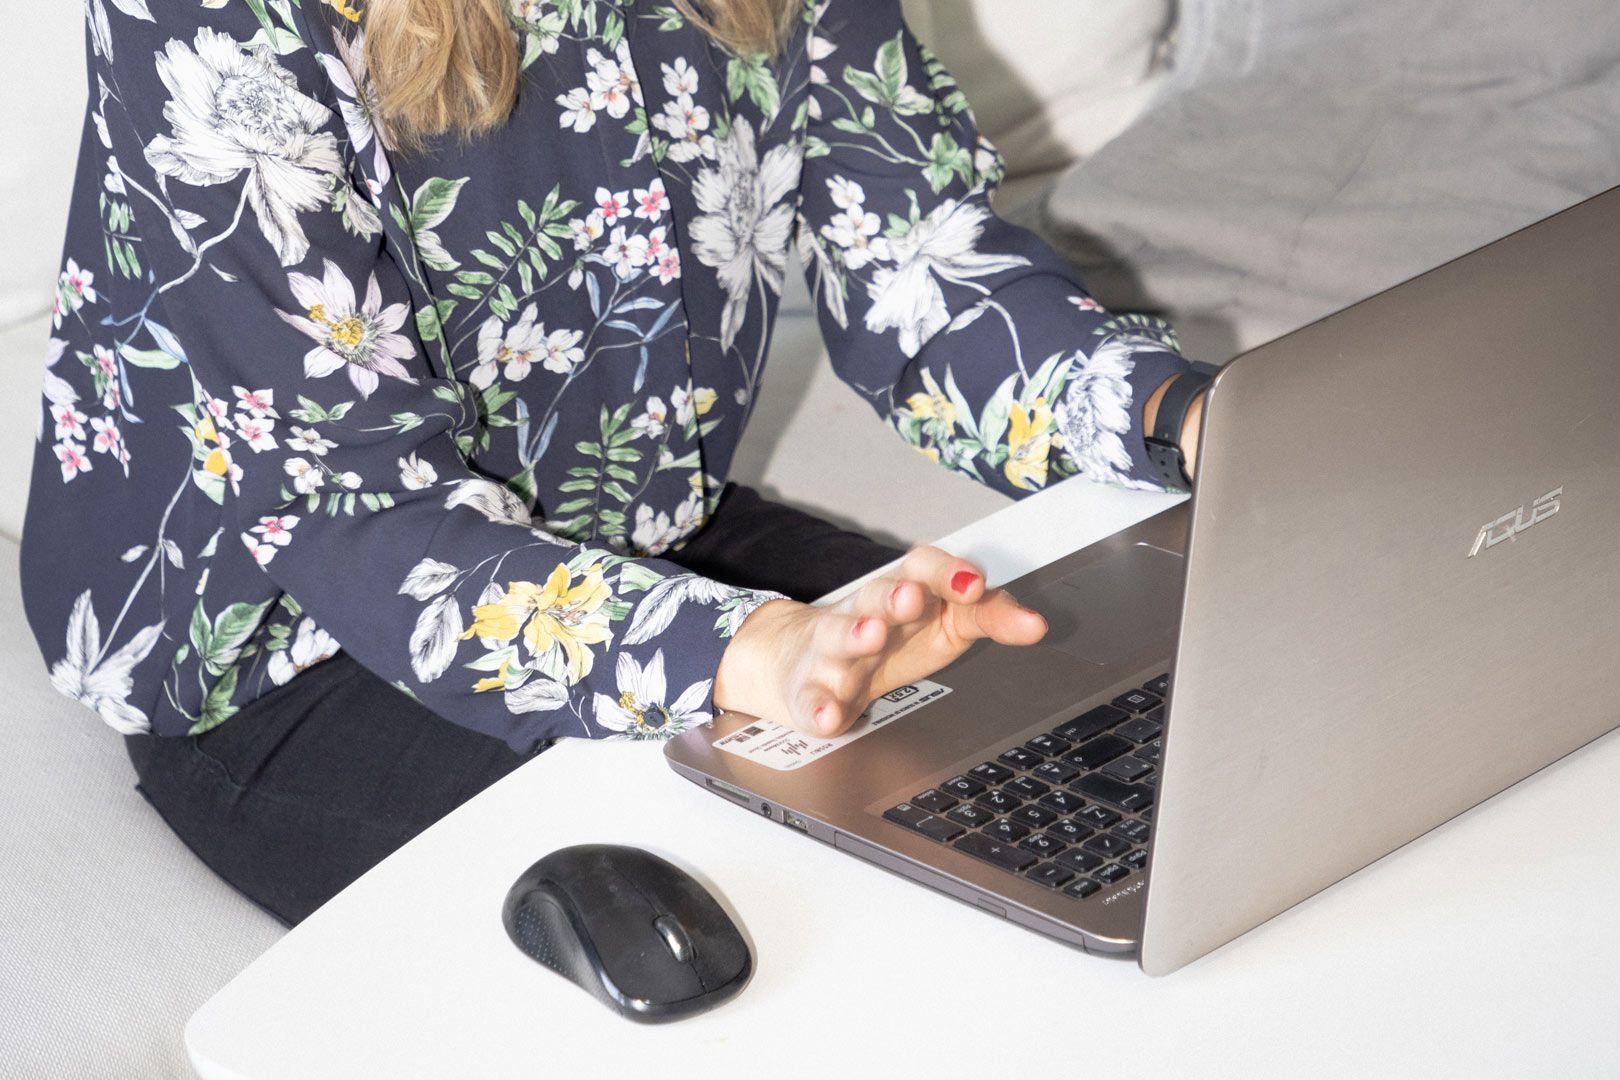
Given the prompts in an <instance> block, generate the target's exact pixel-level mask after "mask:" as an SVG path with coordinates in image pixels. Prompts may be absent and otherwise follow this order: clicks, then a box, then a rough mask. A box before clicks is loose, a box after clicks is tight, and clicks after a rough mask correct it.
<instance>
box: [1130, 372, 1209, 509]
mask: <svg viewBox="0 0 1620 1080" xmlns="http://www.w3.org/2000/svg"><path fill="white" fill-rule="evenodd" d="M1218 370H1219V369H1218V368H1214V367H1211V366H1210V365H1208V364H1194V365H1193V366H1192V368H1191V370H1188V371H1184V372H1182V373H1181V377H1180V378H1178V379H1176V380H1175V381H1174V382H1172V383H1171V384H1170V385H1169V387H1168V388H1167V389H1166V390H1165V392H1164V397H1163V398H1162V399H1160V401H1159V412H1158V415H1156V416H1155V417H1154V418H1153V430H1152V431H1151V432H1149V433H1148V435H1147V438H1146V440H1145V441H1146V442H1147V453H1148V461H1150V462H1152V464H1153V470H1154V472H1156V473H1158V474H1159V480H1160V481H1162V482H1163V483H1164V484H1166V485H1167V486H1169V487H1177V488H1184V489H1185V490H1187V491H1191V490H1192V477H1190V476H1188V475H1187V455H1186V454H1184V453H1183V452H1182V450H1181V429H1182V428H1183V427H1184V426H1186V423H1187V410H1188V409H1190V408H1192V403H1193V399H1194V398H1196V397H1197V396H1198V395H1199V394H1201V393H1203V392H1204V391H1205V390H1207V389H1208V388H1209V384H1210V383H1211V382H1213V381H1214V379H1215V372H1216V371H1218Z"/></svg>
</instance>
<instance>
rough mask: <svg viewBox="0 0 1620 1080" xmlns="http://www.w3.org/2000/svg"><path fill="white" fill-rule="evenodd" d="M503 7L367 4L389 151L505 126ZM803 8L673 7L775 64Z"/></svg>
mask: <svg viewBox="0 0 1620 1080" xmlns="http://www.w3.org/2000/svg"><path fill="white" fill-rule="evenodd" d="M508 3H509V0H369V3H368V4H367V5H366V11H365V27H366V36H365V51H366V66H367V68H368V69H369V70H370V72H371V78H372V81H373V83H374V84H375V86H376V92H377V112H378V120H379V121H380V123H381V125H382V127H383V129H384V130H385V131H387V132H388V134H389V136H390V138H391V140H392V142H393V143H394V144H395V145H397V146H401V147H405V148H411V147H414V146H420V145H421V143H422V142H423V140H425V139H428V138H431V137H433V136H437V135H446V134H452V135H460V136H470V135H475V134H478V133H479V132H483V131H488V130H489V129H490V128H493V127H496V126H498V125H499V124H500V123H501V122H502V121H504V120H505V119H506V116H507V114H508V113H509V112H511V110H512V103H513V102H514V101H515V100H516V98H517V88H518V76H519V73H520V67H519V59H518V45H517V39H516V35H515V34H514V33H513V30H512V25H511V22H510V21H509V16H508V10H509V9H508ZM801 3H802V0H704V3H703V9H704V10H703V12H702V13H700V12H699V11H698V10H697V8H696V7H695V6H694V5H693V2H692V0H674V4H675V6H676V7H677V8H678V9H680V11H681V13H682V14H683V15H685V16H686V17H687V18H688V19H690V20H691V21H692V22H693V23H694V24H695V25H697V26H700V27H702V28H703V29H704V30H705V31H707V32H708V33H709V35H710V36H712V37H713V38H715V40H717V41H719V42H721V43H722V44H724V45H726V46H728V47H729V48H732V49H735V50H737V51H738V52H751V53H766V54H769V55H774V54H775V53H776V52H777V51H778V50H779V49H780V48H781V47H782V42H783V40H784V39H785V38H786V36H787V32H788V27H789V26H790V25H791V23H792V21H793V15H794V14H795V13H796V12H797V11H798V10H799V7H800V5H801Z"/></svg>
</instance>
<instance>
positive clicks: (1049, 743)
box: [1024, 735, 1074, 757]
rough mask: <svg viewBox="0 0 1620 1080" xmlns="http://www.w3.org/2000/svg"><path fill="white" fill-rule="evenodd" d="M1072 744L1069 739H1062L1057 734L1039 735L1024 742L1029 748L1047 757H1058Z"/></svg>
mask: <svg viewBox="0 0 1620 1080" xmlns="http://www.w3.org/2000/svg"><path fill="white" fill-rule="evenodd" d="M1072 745H1074V744H1073V743H1071V742H1069V741H1068V740H1067V739H1060V738H1058V737H1057V736H1056V735H1037V736H1035V737H1034V738H1033V739H1031V740H1029V741H1028V742H1027V743H1025V744H1024V746H1025V747H1026V748H1027V749H1030V750H1033V751H1035V752H1036V753H1037V754H1044V755H1045V756H1047V757H1057V756H1058V755H1059V754H1061V753H1063V751H1065V750H1067V749H1068V748H1069V747H1070V746H1072Z"/></svg>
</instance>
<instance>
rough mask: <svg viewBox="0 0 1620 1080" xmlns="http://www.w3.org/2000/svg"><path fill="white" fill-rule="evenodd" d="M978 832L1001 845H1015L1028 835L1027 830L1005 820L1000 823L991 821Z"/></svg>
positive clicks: (1016, 823) (1014, 822)
mask: <svg viewBox="0 0 1620 1080" xmlns="http://www.w3.org/2000/svg"><path fill="white" fill-rule="evenodd" d="M979 831H980V832H982V833H984V835H986V836H988V837H990V839H992V840H997V841H1000V842H1001V843H1003V844H1016V843H1018V841H1020V840H1022V839H1023V838H1024V837H1026V836H1028V835H1029V830H1028V829H1027V828H1025V827H1024V826H1022V825H1020V824H1018V822H1016V821H1008V820H1007V819H1006V818H1002V819H1001V820H1000V821H992V822H991V823H990V824H988V825H986V826H985V827H984V828H982V829H980V830H979Z"/></svg>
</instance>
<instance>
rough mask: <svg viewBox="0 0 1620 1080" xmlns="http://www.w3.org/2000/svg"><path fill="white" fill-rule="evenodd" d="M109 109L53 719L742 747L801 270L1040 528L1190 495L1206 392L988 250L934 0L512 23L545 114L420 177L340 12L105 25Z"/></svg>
mask: <svg viewBox="0 0 1620 1080" xmlns="http://www.w3.org/2000/svg"><path fill="white" fill-rule="evenodd" d="M87 10H88V29H89V34H88V36H89V48H90V59H91V65H90V98H89V108H88V111H87V115H86V118H85V124H84V131H83V149H82V153H81V155H80V158H79V165H78V174H77V177H76V182H75V187H74V196H73V203H72V212H71V217H70V222H69V227H68V234H67V243H66V252H65V260H64V261H65V268H64V269H63V271H62V273H61V277H60V280H59V282H58V285H57V298H56V309H55V317H54V327H55V329H54V334H53V336H52V338H51V342H50V350H49V356H48V369H47V372H46V376H45V390H44V403H43V407H44V412H43V414H42V418H41V428H40V433H39V434H40V442H39V451H38V454H37V460H36V466H35V471H34V477H33V489H32V494H31V497H30V505H29V512H28V521H27V528H26V530H25V537H24V561H23V573H24V585H25V592H26V596H27V610H28V616H29V620H30V623H31V625H32V626H33V628H34V630H35V632H36V634H37V635H38V638H39V641H40V643H41V647H42V648H43V650H44V652H45V655H46V659H47V661H48V663H49V664H50V672H51V678H52V681H53V682H54V684H55V686H56V687H57V688H58V689H59V690H60V691H62V692H63V693H65V694H68V695H70V696H72V697H74V698H76V699H78V700H79V701H81V702H83V703H85V704H86V705H88V706H90V707H92V708H93V709H95V710H96V712H98V713H99V714H100V716H101V717H102V718H103V719H104V720H105V721H106V722H108V723H109V724H111V725H112V726H113V727H115V728H116V729H118V730H119V731H122V732H145V731H152V732H156V733H157V734H160V735H181V734H187V733H191V734H197V733H201V732H204V731H207V730H209V729H211V728H213V727H215V726H216V725H218V724H220V723H223V722H226V721H228V720H229V719H230V718H231V716H232V715H233V714H234V713H236V712H237V711H238V710H239V709H241V707H242V706H243V705H244V704H246V703H247V702H249V701H251V700H253V699H255V698H258V697H259V696H261V695H263V694H265V693H266V692H268V691H269V690H271V689H273V688H274V687H275V686H277V685H280V684H284V683H286V682H288V681H289V680H290V679H292V678H293V676H294V675H296V674H297V673H298V672H299V671H302V670H303V669H305V668H308V667H310V666H311V665H314V664H318V663H320V662H321V661H322V660H324V659H326V658H327V657H329V656H331V655H332V654H333V653H334V652H335V651H336V650H337V649H339V648H343V649H345V650H347V651H348V652H350V653H351V654H352V655H353V656H354V657H355V658H356V659H357V660H359V661H360V662H361V663H362V664H364V665H365V666H366V667H368V668H370V669H371V670H372V671H374V672H376V673H378V674H379V675H380V676H382V677H383V678H385V679H387V680H388V681H390V682H391V683H393V684H394V685H395V686H397V687H398V688H399V689H400V690H401V691H403V692H405V693H407V694H411V695H413V696H415V697H417V698H418V699H419V700H421V701H422V702H423V703H425V704H426V705H427V706H429V707H430V708H432V709H433V710H434V711H435V712H437V713H439V714H440V715H442V716H444V717H447V718H448V719H450V720H452V721H455V722H456V723H459V724H463V725H465V726H467V727H469V728H472V729H474V730H477V731H480V732H484V733H487V734H489V735H493V736H496V737H499V738H501V739H504V740H505V741H507V742H508V743H510V744H511V745H513V746H514V747H517V748H519V749H527V748H530V747H533V746H535V745H537V744H538V743H540V742H541V741H543V740H548V739H552V738H556V737H561V736H586V737H605V736H625V737H632V738H643V737H667V736H669V735H671V734H674V733H676V732H678V731H680V730H682V729H683V728H685V727H686V726H688V725H691V724H695V723H700V722H703V721H706V720H707V719H709V717H710V715H711V710H712V708H713V705H712V702H711V695H710V687H711V681H712V678H713V675H714V672H715V669H716V667H717V665H718V663H719V660H720V656H721V653H722V651H723V650H724V649H725V647H726V643H727V639H728V638H729V637H730V636H731V635H733V634H734V633H736V631H737V628H738V626H739V625H740V624H741V622H742V621H743V619H745V618H746V617H747V616H748V614H749V612H750V611H752V610H753V609H754V608H755V607H756V606H758V605H759V604H761V603H762V602H764V601H765V600H766V599H769V594H762V593H756V592H749V591H746V590H741V589H736V588H731V587H728V586H725V585H722V584H719V583H716V582H714V581H711V580H707V579H704V578H702V577H699V576H696V575H694V574H691V573H687V572H685V571H683V570H682V569H681V568H680V567H679V566H677V565H676V564H675V563H673V562H670V561H667V560H666V559H664V558H661V557H660V556H662V555H664V554H666V553H668V552H670V551H671V550H672V549H677V548H678V547H679V545H680V543H681V541H682V539H683V538H685V537H687V536H689V535H691V534H692V533H693V532H694V531H695V530H697V529H698V528H700V527H701V526H702V525H703V523H704V521H705V519H706V518H707V516H708V515H709V514H710V513H711V512H712V510H713V508H714V505H715V501H716V499H717V497H718V494H719V492H720V490H721V487H722V484H723V481H724V478H725V476H726V475H727V470H728V468H729V466H730V462H731V457H732V454H733V452H734V450H735V448H736V446H737V442H738V439H739V438H740V436H741V435H742V430H743V426H744V425H745V424H746V423H747V421H748V417H749V413H750V410H751V409H752V406H753V404H754V401H755V399H756V397H757V394H758V392H759V387H760V380H761V378H762V376H763V374H764V370H765V359H766V355H767V353H768V351H769V346H770V339H771V328H772V323H773V319H774V316H775V313H776V307H777V303H778V295H779V293H780V291H781V288H782V283H783V276H784V274H786V273H787V263H788V258H789V247H790V246H795V245H796V246H797V248H798V253H799V256H800V258H801V259H802V261H803V262H804V264H805V266H806V268H807V272H808V274H809V278H810V281H811V284H812V287H813V291H814V294H815V297H816V299H817V305H818V308H819V316H820V321H821V325H822V328H823V330H824V333H825V337H826V341H827V345H828V349H829V351H830V353H831V356H832V362H833V364H834V365H835V367H836V368H837V371H838V373H839V374H840V376H842V378H844V379H845V380H846V381H847V382H848V383H849V384H850V385H851V386H853V387H854V388H855V389H856V390H857V391H859V393H860V394H861V395H862V396H863V397H865V398H866V399H867V400H868V401H869V402H870V403H871V405H872V407H873V408H874V409H875V410H876V411H877V413H878V415H879V416H880V417H882V418H883V419H884V420H885V421H887V422H888V423H889V424H891V425H892V426H893V427H894V429H895V430H896V431H897V432H898V433H899V435H900V436H901V437H902V438H903V439H905V440H906V441H908V442H909V443H911V444H912V445H913V446H915V447H916V448H917V449H918V450H920V451H921V452H923V453H925V454H927V455H928V456H929V457H931V458H934V459H936V460H937V461H938V462H939V463H940V464H941V465H944V466H945V467H947V468H950V469H954V470H956V471H958V472H962V473H966V474H967V475H969V476H972V477H974V478H976V479H978V480H980V481H982V482H984V483H986V484H990V485H992V486H994V487H996V488H999V489H1001V490H1004V491H1007V492H1010V493H1013V494H1018V493H1022V492H1029V491H1034V490H1037V489H1039V488H1041V487H1043V486H1045V485H1047V484H1050V483H1053V482H1055V481H1057V480H1059V479H1062V478H1064V477H1068V476H1073V475H1083V476H1085V477H1087V478H1088V479H1091V480H1095V481H1101V482H1105V483H1111V484H1123V485H1128V486H1132V487H1153V486H1155V485H1154V484H1152V482H1151V481H1150V479H1149V478H1150V477H1151V475H1152V472H1151V469H1150V467H1149V465H1148V463H1147V460H1146V455H1145V450H1144V447H1143V445H1142V438H1141V436H1142V432H1141V418H1140V412H1141V408H1140V403H1141V402H1142V401H1143V400H1144V399H1145V398H1146V396H1147V395H1148V394H1149V393H1150V392H1151V391H1152V389H1153V388H1154V387H1156V386H1157V385H1158V384H1160V383H1161V382H1163V381H1164V380H1165V379H1167V378H1169V377H1170V376H1171V375H1174V374H1176V373H1178V372H1180V371H1182V370H1184V369H1185V362H1184V361H1183V360H1182V359H1181V358H1180V357H1179V356H1178V355H1177V353H1176V351H1175V344H1174V341H1173V339H1172V338H1171V337H1170V335H1169V332H1168V330H1167V329H1166V328H1164V327H1163V326H1162V325H1161V324H1158V323H1157V322H1155V321H1152V320H1149V319H1145V318H1140V317H1131V316H1126V317H1119V318H1114V317H1110V316H1109V315H1108V314H1107V313H1106V312H1104V311H1102V310H1101V309H1100V308H1099V307H1098V305H1097V304H1096V303H1095V302H1094V301H1093V300H1092V299H1091V298H1090V297H1089V296H1088V295H1087V294H1086V292H1085V290H1084V288H1083V287H1082V286H1081V285H1080V284H1079V283H1078V282H1077V281H1076V280H1075V278H1074V277H1073V276H1072V275H1071V273H1070V272H1069V271H1068V269H1067V268H1066V266H1065V265H1064V263H1063V262H1062V261H1061V260H1060V259H1059V258H1058V257H1057V256H1056V255H1055V254H1054V253H1053V252H1052V251H1051V250H1049V249H1048V248H1047V247H1046V246H1044V245H1043V244H1042V243H1041V242H1040V241H1038V240H1037V239H1036V238H1035V237H1034V236H1032V235H1031V234H1029V233H1027V232H1025V231H1022V230H1020V229H1017V228H1014V227H1012V226H1010V225H1008V224H1006V223H1005V222H1003V221H1001V220H999V219H998V218H997V217H996V216H995V215H994V214H993V213H992V211H991V209H990V204H989V197H990V192H991V189H992V188H993V186H994V184H995V182H996V181H997V179H998V178H999V176H1000V173H1001V171H1002V165H1001V161H1000V159H999V158H998V156H997V154H996V152H995V150H994V149H993V148H992V147H991V146H990V145H989V144H988V143H986V142H985V141H984V140H983V139H982V138H980V137H979V136H978V134H977V133H976V131H975V129H974V125H973V119H972V115H971V114H970V112H969V110H968V106H967V104H966V102H965V101H964V100H963V98H962V95H961V93H960V92H959V91H958V89H957V87H956V85H955V83H954V82H953V81H952V80H951V78H950V76H949V75H948V74H946V72H945V71H943V70H942V69H941V67H940V65H939V63H938V61H937V60H936V59H935V58H934V57H933V55H932V54H930V53H929V52H928V50H927V49H925V48H924V47H923V46H922V45H921V44H919V43H918V42H917V41H916V40H915V39H914V38H913V37H912V36H911V34H910V33H909V32H908V30H907V29H906V27H905V25H904V23H903V21H902V18H901V14H900V9H899V2H898V0H822V2H809V3H806V5H805V8H804V11H803V17H802V20H801V21H800V23H799V24H798V26H797V28H796V31H795V33H794V34H793V36H792V39H791V41H790V43H789V44H788V47H787V48H786V49H785V50H784V51H783V53H782V54H781V55H780V56H779V57H777V58H775V59H767V58H765V57H762V56H756V55H735V54H733V53H731V52H728V51H726V50H725V49H724V48H722V47H721V46H719V45H717V44H715V43H713V42H712V41H711V40H710V39H709V38H708V37H707V36H706V35H705V34H704V33H703V32H702V31H701V30H700V29H699V28H698V27H695V26H692V25H689V24H688V23H687V22H686V21H685V20H683V18H682V17H681V15H680V14H679V13H678V12H677V11H676V10H674V9H673V8H672V7H670V6H668V5H667V4H664V3H660V2H657V0H511V19H512V27H513V33H514V35H515V36H516V38H517V41H518V45H519V49H520V51H521V57H522V64H523V78H522V83H521V88H520V95H519V100H518V103H517V106H516V110H515V112H514V113H513V114H512V116H511V117H510V119H509V120H508V122H507V123H506V124H505V125H504V126H502V127H500V128H499V129H497V130H494V131H492V132H490V133H488V134H485V135H482V136H480V137H477V138H474V139H471V140H457V139H453V138H449V139H444V140H440V141H439V142H438V143H437V144H436V145H434V146H432V147H430V148H429V149H428V150H426V151H421V152H415V153H409V154H406V153H401V152H398V151H397V150H395V149H393V148H392V147H391V146H390V145H389V141H388V139H387V137H386V135H385V133H384V132H382V131H380V130H379V129H378V127H377V126H376V125H375V124H374V123H373V120H372V117H373V104H374V93H373V90H372V86H371V82H370V79H369V75H368V72H367V70H366V59H365V52H364V49H363V42H362V36H363V34H364V32H365V22H364V17H363V15H362V13H361V12H360V11H357V10H356V9H355V8H353V7H351V6H348V5H347V4H346V3H344V2H342V0H208V2H206V3H201V4H199V3H196V2H191V3H178V2H175V0H88V4H87Z"/></svg>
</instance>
